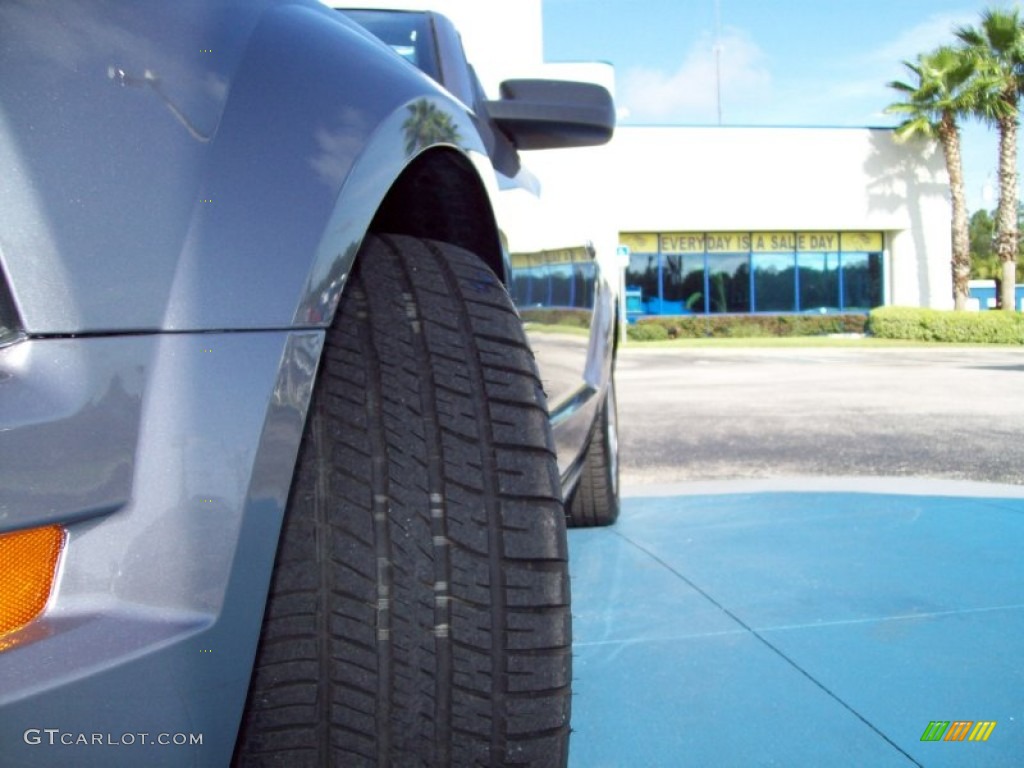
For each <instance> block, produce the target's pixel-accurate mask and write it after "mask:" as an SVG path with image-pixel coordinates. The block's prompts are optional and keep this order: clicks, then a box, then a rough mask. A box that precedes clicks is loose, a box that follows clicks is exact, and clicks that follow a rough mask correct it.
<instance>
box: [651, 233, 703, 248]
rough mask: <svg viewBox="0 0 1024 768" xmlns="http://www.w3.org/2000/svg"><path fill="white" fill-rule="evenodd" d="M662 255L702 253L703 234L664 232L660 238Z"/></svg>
mask: <svg viewBox="0 0 1024 768" xmlns="http://www.w3.org/2000/svg"><path fill="white" fill-rule="evenodd" d="M661 252H662V253H704V233H703V232H666V233H665V234H663V235H662V236H661Z"/></svg>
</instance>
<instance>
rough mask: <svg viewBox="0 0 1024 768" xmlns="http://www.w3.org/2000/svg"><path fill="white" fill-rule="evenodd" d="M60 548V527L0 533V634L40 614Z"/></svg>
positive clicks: (46, 598)
mask: <svg viewBox="0 0 1024 768" xmlns="http://www.w3.org/2000/svg"><path fill="white" fill-rule="evenodd" d="M63 548H64V529H63V528H61V527H60V526H59V525H48V526H45V527H43V528H31V529H29V530H26V531H15V532H14V533H4V534H0V635H4V634H6V633H7V632H13V631H14V630H16V629H20V628H21V627H23V626H25V625H26V624H28V623H29V622H30V621H32V620H33V619H34V618H36V616H38V615H39V614H40V613H42V611H43V608H45V607H46V601H47V600H49V599H50V591H51V590H52V589H53V580H54V579H55V578H56V576H57V562H58V560H59V559H60V552H61V550H62V549H63Z"/></svg>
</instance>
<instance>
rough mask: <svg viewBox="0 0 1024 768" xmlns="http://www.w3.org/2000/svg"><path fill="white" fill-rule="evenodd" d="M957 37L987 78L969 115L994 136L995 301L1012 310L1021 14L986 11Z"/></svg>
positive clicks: (1023, 68)
mask: <svg viewBox="0 0 1024 768" xmlns="http://www.w3.org/2000/svg"><path fill="white" fill-rule="evenodd" d="M956 36H957V37H958V38H959V39H960V41H961V42H963V44H964V46H965V52H966V54H967V55H968V56H970V57H971V58H973V59H974V62H975V68H976V71H977V72H978V73H979V75H981V76H983V77H986V78H987V83H986V84H985V85H984V86H983V87H982V93H981V99H980V100H979V101H978V102H977V104H975V106H974V108H973V109H972V110H971V111H972V113H973V114H974V115H976V116H978V117H980V118H981V119H982V120H984V121H985V122H987V123H989V124H993V125H995V126H996V128H997V129H998V132H999V205H998V206H997V208H996V254H997V255H998V256H999V261H1000V262H1001V263H1002V287H1001V290H1000V301H1001V303H1002V305H1003V309H1005V310H1008V311H1013V310H1014V308H1015V307H1014V304H1015V303H1016V302H1015V299H1014V296H1015V288H1014V286H1015V283H1016V266H1017V265H1016V258H1017V239H1018V229H1017V119H1018V116H1019V112H1020V109H1019V103H1020V96H1021V93H1022V92H1024V25H1022V22H1021V18H1020V11H1019V10H1017V9H1016V8H1014V9H1013V10H1004V9H991V10H988V11H985V12H984V13H982V15H981V25H980V26H979V27H977V28H975V27H961V28H959V29H957V30H956Z"/></svg>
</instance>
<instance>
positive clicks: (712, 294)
mask: <svg viewBox="0 0 1024 768" xmlns="http://www.w3.org/2000/svg"><path fill="white" fill-rule="evenodd" d="M707 263H708V270H707V271H708V280H707V287H708V311H709V312H712V313H716V314H717V313H726V312H749V311H750V256H749V255H747V254H740V253H728V254H723V253H709V254H708V257H707Z"/></svg>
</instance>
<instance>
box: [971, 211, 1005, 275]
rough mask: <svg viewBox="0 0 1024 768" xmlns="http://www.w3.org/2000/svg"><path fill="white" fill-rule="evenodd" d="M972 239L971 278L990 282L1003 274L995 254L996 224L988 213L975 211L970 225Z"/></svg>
mask: <svg viewBox="0 0 1024 768" xmlns="http://www.w3.org/2000/svg"><path fill="white" fill-rule="evenodd" d="M969 229H970V238H971V277H973V278H975V279H978V280H990V279H993V278H997V277H1000V275H1001V274H1002V272H1001V268H1000V266H999V257H998V256H996V253H995V246H994V241H995V232H996V223H995V220H994V219H993V218H992V214H990V213H989V212H988V211H984V210H982V211H975V212H974V213H972V214H971V222H970V225H969Z"/></svg>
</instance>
